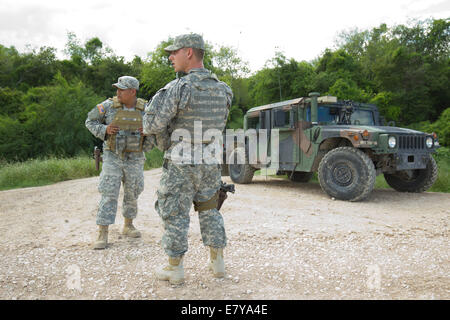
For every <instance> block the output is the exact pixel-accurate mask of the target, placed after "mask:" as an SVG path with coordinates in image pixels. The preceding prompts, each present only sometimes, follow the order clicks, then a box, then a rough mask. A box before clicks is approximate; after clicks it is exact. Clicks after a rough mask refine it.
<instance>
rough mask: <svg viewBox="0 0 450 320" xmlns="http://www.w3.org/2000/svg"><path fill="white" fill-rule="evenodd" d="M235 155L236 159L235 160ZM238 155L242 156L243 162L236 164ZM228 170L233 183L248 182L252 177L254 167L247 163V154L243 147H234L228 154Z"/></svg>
mask: <svg viewBox="0 0 450 320" xmlns="http://www.w3.org/2000/svg"><path fill="white" fill-rule="evenodd" d="M235 155H236V160H235ZM238 155H243V156H244V163H243V164H238V162H239V161H238V159H239V156H238ZM228 163H229V164H228V172H229V174H230V178H231V180H232V181H233V182H235V183H241V184H245V183H250V182H252V179H253V174H254V173H255V171H256V169H255V168H253V167H252V166H250V165H249V164H248V159H247V155H246V154H245V151H244V149H243V148H236V149H234V150H233V151H232V152H231V154H230V159H229V162H228Z"/></svg>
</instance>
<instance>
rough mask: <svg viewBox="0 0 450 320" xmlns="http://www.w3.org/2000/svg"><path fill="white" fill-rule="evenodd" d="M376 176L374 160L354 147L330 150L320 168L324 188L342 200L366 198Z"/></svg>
mask: <svg viewBox="0 0 450 320" xmlns="http://www.w3.org/2000/svg"><path fill="white" fill-rule="evenodd" d="M375 177H376V172H375V167H374V165H373V162H372V160H371V159H370V158H369V157H368V156H367V155H366V154H365V153H364V152H362V151H360V150H358V149H355V148H352V147H340V148H336V149H333V150H331V151H329V152H328V153H327V154H326V155H325V156H324V157H323V159H322V161H321V162H320V165H319V170H318V178H319V183H320V186H321V187H322V190H323V191H325V192H326V193H327V194H328V195H329V196H331V197H334V198H336V199H340V200H349V201H359V200H363V199H365V198H366V197H367V196H368V195H369V194H370V192H372V189H373V186H374V184H375Z"/></svg>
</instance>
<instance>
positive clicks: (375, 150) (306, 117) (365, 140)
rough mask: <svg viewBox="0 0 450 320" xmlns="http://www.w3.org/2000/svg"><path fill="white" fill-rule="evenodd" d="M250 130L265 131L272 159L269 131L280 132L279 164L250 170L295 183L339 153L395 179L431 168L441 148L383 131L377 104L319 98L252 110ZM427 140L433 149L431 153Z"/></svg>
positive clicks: (409, 133) (413, 135) (414, 134)
mask: <svg viewBox="0 0 450 320" xmlns="http://www.w3.org/2000/svg"><path fill="white" fill-rule="evenodd" d="M248 129H256V130H258V129H266V130H267V135H268V143H267V155H268V156H269V157H270V150H271V146H270V145H271V141H270V137H271V130H274V129H277V130H278V132H279V161H278V162H275V161H272V162H270V163H269V165H268V166H266V165H265V164H264V162H263V161H258V163H256V164H251V167H253V168H254V169H255V170H256V169H260V168H264V167H267V168H269V169H272V170H275V171H276V172H277V174H288V175H290V177H291V178H292V176H293V173H294V172H300V173H301V172H316V171H317V170H318V168H319V165H320V163H321V161H322V159H323V158H324V156H325V155H326V154H327V153H328V152H329V151H331V150H333V149H336V148H355V149H358V150H360V151H362V152H363V153H364V154H365V155H366V156H368V157H369V158H370V159H371V161H372V162H373V165H374V168H375V170H376V174H381V173H383V174H396V173H398V172H399V171H405V170H412V171H414V170H416V171H417V170H422V169H425V168H427V165H429V162H430V160H429V158H430V154H431V153H433V152H435V150H436V149H437V148H438V147H439V143H438V140H437V137H436V135H435V134H426V133H423V132H420V131H415V130H411V129H406V128H398V127H393V126H383V125H382V118H381V117H380V114H379V112H378V109H377V107H376V106H375V105H373V104H365V103H358V102H353V101H338V100H337V98H336V97H332V96H324V97H318V94H316V93H311V94H310V97H302V98H297V99H292V100H287V101H282V102H278V103H273V104H269V105H264V106H259V107H254V108H251V109H250V110H248V112H247V113H246V115H245V116H244V131H246V130H248ZM225 139H227V137H225ZM389 139H391V140H394V139H395V142H396V143H395V146H394V145H391V146H389ZM427 139H428V140H429V139H431V140H430V141H431V142H432V143H431V146H428V147H427ZM430 141H428V142H429V143H430ZM391 143H392V141H391ZM236 147H238V146H236ZM245 147H246V148H248V145H245ZM260 147H261V146H259V145H258V155H259V154H260V153H259V151H260V150H259V148H260ZM347 150H349V149H347ZM258 160H259V159H258ZM433 170H434V169H433ZM410 175H411V174H410ZM232 179H233V177H232ZM247 180H248V179H247ZM433 182H434V181H433ZM428 184H429V183H428ZM428 184H427V185H428Z"/></svg>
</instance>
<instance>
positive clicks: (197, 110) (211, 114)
mask: <svg viewBox="0 0 450 320" xmlns="http://www.w3.org/2000/svg"><path fill="white" fill-rule="evenodd" d="M187 77H188V76H187ZM189 87H190V89H191V95H190V100H189V104H188V105H187V106H186V108H184V109H181V110H179V112H178V115H177V117H176V118H175V119H173V124H172V125H171V128H172V129H173V130H172V131H174V130H176V129H185V130H188V131H189V133H190V134H191V143H194V139H195V138H197V140H196V141H202V143H209V142H210V141H204V140H203V133H204V132H205V131H206V130H208V129H218V130H219V131H223V129H224V128H225V122H226V114H227V96H226V91H225V90H224V87H223V85H222V84H221V83H220V82H219V80H218V79H217V78H216V77H215V76H213V75H211V76H206V77H204V78H202V79H201V80H200V81H195V82H191V83H190V86H189ZM194 121H201V124H202V137H194Z"/></svg>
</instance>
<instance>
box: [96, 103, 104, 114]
mask: <svg viewBox="0 0 450 320" xmlns="http://www.w3.org/2000/svg"><path fill="white" fill-rule="evenodd" d="M97 109H98V112H99V113H100V114H104V113H105V108H104V107H103V105H102V104H98V105H97Z"/></svg>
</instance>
